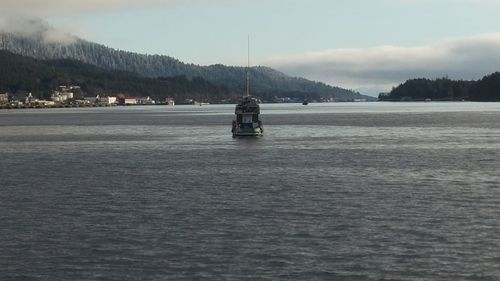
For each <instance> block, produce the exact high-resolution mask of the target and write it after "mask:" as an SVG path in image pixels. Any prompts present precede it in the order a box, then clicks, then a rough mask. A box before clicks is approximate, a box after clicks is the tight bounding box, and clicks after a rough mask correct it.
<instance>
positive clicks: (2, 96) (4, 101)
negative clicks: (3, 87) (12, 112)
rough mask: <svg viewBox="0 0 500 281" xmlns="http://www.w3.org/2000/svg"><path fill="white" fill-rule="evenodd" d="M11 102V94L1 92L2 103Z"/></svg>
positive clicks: (0, 99) (0, 100)
mask: <svg viewBox="0 0 500 281" xmlns="http://www.w3.org/2000/svg"><path fill="white" fill-rule="evenodd" d="M8 102H9V94H7V93H5V94H0V104H5V103H8Z"/></svg>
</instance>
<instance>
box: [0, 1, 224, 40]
mask: <svg viewBox="0 0 500 281" xmlns="http://www.w3.org/2000/svg"><path fill="white" fill-rule="evenodd" d="M223 1H229V0H141V1H137V0H104V1H103V0H1V3H0V32H2V31H4V32H9V33H15V34H17V35H22V36H26V37H31V36H33V35H36V36H41V38H42V39H43V40H45V41H47V42H49V43H50V42H58V43H72V42H74V41H75V40H76V37H75V36H72V35H70V32H69V31H68V32H66V31H64V30H61V29H60V28H59V29H55V28H53V27H51V26H49V24H48V23H47V22H46V21H45V20H43V19H46V18H48V17H58V16H72V15H75V16H78V15H82V14H87V13H108V12H119V11H122V10H126V9H141V8H142V9H148V8H172V7H174V6H178V5H192V4H209V3H215V2H217V3H218V2H223Z"/></svg>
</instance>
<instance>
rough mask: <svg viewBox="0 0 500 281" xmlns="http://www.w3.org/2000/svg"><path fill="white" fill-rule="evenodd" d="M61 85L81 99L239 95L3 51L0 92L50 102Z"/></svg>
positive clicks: (201, 83)
mask: <svg viewBox="0 0 500 281" xmlns="http://www.w3.org/2000/svg"><path fill="white" fill-rule="evenodd" d="M60 85H78V86H80V87H81V90H82V91H81V92H80V93H79V94H80V96H78V98H83V95H84V94H86V95H87V96H93V97H95V96H96V95H101V96H106V95H116V94H118V93H121V94H125V95H131V96H141V97H146V96H149V97H151V98H153V99H155V100H157V101H160V102H161V101H164V100H165V99H166V98H174V99H175V100H176V101H177V102H179V103H182V102H183V101H185V100H186V99H196V100H200V101H201V100H204V101H209V102H221V101H222V100H228V101H231V100H236V99H237V98H238V96H236V95H235V94H234V93H232V92H231V91H229V90H228V89H227V88H226V87H222V86H216V85H214V84H212V83H211V82H209V81H206V80H204V79H202V78H193V79H187V78H186V77H185V76H175V77H163V78H148V77H143V76H140V75H138V74H136V73H132V72H126V71H118V70H108V69H103V68H99V67H97V66H94V65H90V64H86V63H83V62H80V61H76V60H70V59H58V60H39V59H34V58H31V57H26V56H21V55H17V54H13V53H11V52H9V51H4V50H0V93H2V92H8V93H10V94H15V93H19V94H21V96H23V95H25V93H27V92H31V93H33V96H34V97H38V98H44V99H50V96H51V94H52V92H53V91H54V90H55V89H57V87H58V86H60Z"/></svg>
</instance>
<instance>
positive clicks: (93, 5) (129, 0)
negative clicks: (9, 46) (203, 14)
mask: <svg viewBox="0 0 500 281" xmlns="http://www.w3.org/2000/svg"><path fill="white" fill-rule="evenodd" d="M212 2H218V1H217V0H140V1H138V0H2V3H1V4H0V7H1V12H0V13H2V14H16V15H24V16H36V17H40V18H44V17H47V16H58V15H63V14H65V15H71V14H79V13H86V12H109V11H116V10H121V9H127V8H154V7H172V6H177V5H190V4H203V3H212Z"/></svg>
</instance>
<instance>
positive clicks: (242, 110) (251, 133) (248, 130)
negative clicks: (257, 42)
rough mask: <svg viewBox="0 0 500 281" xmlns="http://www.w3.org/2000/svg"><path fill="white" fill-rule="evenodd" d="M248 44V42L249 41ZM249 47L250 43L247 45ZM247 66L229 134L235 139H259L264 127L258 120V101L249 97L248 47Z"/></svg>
mask: <svg viewBox="0 0 500 281" xmlns="http://www.w3.org/2000/svg"><path fill="white" fill-rule="evenodd" d="M249 42H250V40H249ZM248 45H249V46H250V43H249V44H248ZM248 50H249V51H248V54H249V55H248V66H247V69H246V93H245V95H243V97H242V98H241V100H240V101H239V102H238V104H237V105H236V108H235V110H234V113H235V114H236V118H235V119H234V120H233V126H232V130H231V132H232V133H233V138H236V137H261V136H262V135H263V133H264V127H263V126H262V121H261V120H260V117H259V115H260V106H259V100H258V99H257V98H254V97H252V96H250V47H249V48H248Z"/></svg>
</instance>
